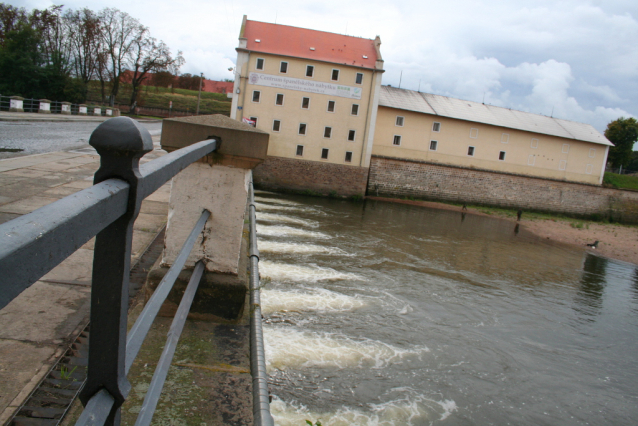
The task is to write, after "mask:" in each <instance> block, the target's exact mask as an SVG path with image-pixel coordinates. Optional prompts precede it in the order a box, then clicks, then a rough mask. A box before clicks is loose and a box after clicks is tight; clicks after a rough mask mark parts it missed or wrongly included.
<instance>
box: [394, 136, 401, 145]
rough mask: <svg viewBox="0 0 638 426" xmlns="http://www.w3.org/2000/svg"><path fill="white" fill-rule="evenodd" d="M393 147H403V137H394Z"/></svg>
mask: <svg viewBox="0 0 638 426" xmlns="http://www.w3.org/2000/svg"><path fill="white" fill-rule="evenodd" d="M392 145H401V136H399V135H394V140H393V141H392Z"/></svg>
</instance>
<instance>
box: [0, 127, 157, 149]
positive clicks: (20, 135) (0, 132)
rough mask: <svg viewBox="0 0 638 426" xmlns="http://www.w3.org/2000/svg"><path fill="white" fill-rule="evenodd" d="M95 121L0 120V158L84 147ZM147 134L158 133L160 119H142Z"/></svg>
mask: <svg viewBox="0 0 638 426" xmlns="http://www.w3.org/2000/svg"><path fill="white" fill-rule="evenodd" d="M99 124H100V123H96V122H56V121H46V122H34V121H0V159H2V158H12V157H20V156H23V155H32V154H41V153H45V152H55V151H68V150H72V149H82V148H88V147H89V145H88V142H89V137H90V136H91V132H93V130H95V128H96V127H97V126H98V125H99ZM141 124H142V125H143V126H144V127H146V128H147V129H148V130H149V131H150V132H151V135H159V134H160V131H161V129H162V122H161V121H160V120H158V121H144V122H141Z"/></svg>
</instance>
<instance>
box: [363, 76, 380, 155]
mask: <svg viewBox="0 0 638 426" xmlns="http://www.w3.org/2000/svg"><path fill="white" fill-rule="evenodd" d="M376 73H377V70H372V78H370V91H369V92H368V108H366V123H365V128H364V129H363V141H362V142H361V158H360V159H359V167H363V158H364V155H365V151H366V146H367V145H368V143H367V141H368V133H369V130H370V129H369V128H368V121H369V120H370V103H371V102H374V96H373V93H372V92H373V90H372V89H373V88H374V83H375V80H376V78H375V77H376Z"/></svg>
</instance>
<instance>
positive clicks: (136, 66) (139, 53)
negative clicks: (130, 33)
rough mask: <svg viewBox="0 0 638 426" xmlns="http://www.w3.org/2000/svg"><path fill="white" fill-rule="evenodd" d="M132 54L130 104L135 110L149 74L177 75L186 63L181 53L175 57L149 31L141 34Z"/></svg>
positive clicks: (134, 44)
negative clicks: (140, 88) (140, 89)
mask: <svg viewBox="0 0 638 426" xmlns="http://www.w3.org/2000/svg"><path fill="white" fill-rule="evenodd" d="M131 53H132V55H131V63H130V70H131V72H132V78H131V85H132V86H133V91H132V93H131V102H130V104H131V108H133V107H134V105H135V102H136V98H137V92H138V89H139V87H140V85H141V84H142V82H143V81H144V79H145V78H146V76H147V75H148V73H149V72H161V71H168V72H170V73H171V74H175V73H176V72H177V70H178V69H179V67H181V66H182V64H183V63H184V58H183V57H182V52H180V51H178V52H177V56H175V57H173V56H172V55H171V50H170V49H169V48H168V46H167V45H166V44H165V43H164V42H163V41H157V40H156V39H155V38H153V37H150V35H149V33H148V31H145V32H144V33H142V34H140V37H139V38H138V39H137V40H135V42H134V43H133V51H132V52H131Z"/></svg>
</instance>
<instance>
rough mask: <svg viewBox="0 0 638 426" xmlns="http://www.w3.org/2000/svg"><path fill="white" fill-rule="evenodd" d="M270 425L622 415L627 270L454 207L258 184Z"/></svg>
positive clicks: (626, 393)
mask: <svg viewBox="0 0 638 426" xmlns="http://www.w3.org/2000/svg"><path fill="white" fill-rule="evenodd" d="M257 201H258V203H259V206H258V212H257V220H258V224H257V231H258V235H259V248H260V251H261V261H260V271H261V275H262V278H263V279H262V282H263V283H264V284H265V288H264V289H263V293H262V301H263V304H264V309H263V312H264V316H265V319H266V323H265V325H264V332H265V340H266V355H267V363H268V369H269V374H270V377H271V382H270V389H271V393H272V394H273V397H274V398H273V402H272V404H271V409H272V412H273V416H274V417H275V421H276V423H277V424H278V425H303V424H305V420H306V419H308V420H312V421H316V420H317V419H321V421H322V423H323V424H324V425H429V424H437V425H438V424H441V425H471V424H478V425H489V424H494V425H505V424H513V425H586V424H590V425H600V424H614V425H625V424H626V425H631V424H636V423H637V422H638V368H637V367H638V361H637V360H636V356H637V354H638V271H637V270H636V267H635V266H634V265H631V264H627V263H622V262H617V261H613V260H608V259H605V258H601V257H597V256H594V255H591V254H587V253H586V252H585V251H580V250H576V249H573V248H569V247H566V246H563V245H558V244H553V243H551V242H550V241H549V240H543V239H540V238H538V237H536V236H534V235H532V234H530V233H528V232H526V231H525V229H524V228H520V229H518V228H515V225H514V224H513V223H511V222H506V221H502V220H499V219H494V218H486V217H479V216H474V215H471V214H466V215H462V214H461V213H460V212H456V211H444V210H434V209H427V208H422V207H416V206H409V205H401V204H392V203H386V202H376V201H366V202H364V203H351V202H346V201H337V200H330V199H317V198H305V197H294V196H282V195H278V194H272V193H265V192H258V194H257Z"/></svg>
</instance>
